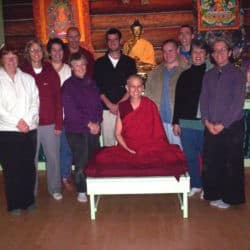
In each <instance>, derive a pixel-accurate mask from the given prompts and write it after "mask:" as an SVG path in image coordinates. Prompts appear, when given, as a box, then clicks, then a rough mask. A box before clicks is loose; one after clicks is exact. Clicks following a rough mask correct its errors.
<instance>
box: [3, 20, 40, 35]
mask: <svg viewBox="0 0 250 250" xmlns="http://www.w3.org/2000/svg"><path fill="white" fill-rule="evenodd" d="M4 30H5V35H7V36H13V35H19V34H20V35H22V36H23V35H26V36H27V35H33V34H34V33H35V26H34V21H33V20H28V21H16V22H5V23H4Z"/></svg>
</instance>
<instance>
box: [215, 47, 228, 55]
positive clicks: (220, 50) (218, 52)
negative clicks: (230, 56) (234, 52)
mask: <svg viewBox="0 0 250 250" xmlns="http://www.w3.org/2000/svg"><path fill="white" fill-rule="evenodd" d="M226 52H228V49H227V48H221V49H214V50H213V54H224V53H226Z"/></svg>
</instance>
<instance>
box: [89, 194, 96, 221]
mask: <svg viewBox="0 0 250 250" xmlns="http://www.w3.org/2000/svg"><path fill="white" fill-rule="evenodd" d="M95 212H96V208H95V196H94V195H93V194H90V218H91V220H95Z"/></svg>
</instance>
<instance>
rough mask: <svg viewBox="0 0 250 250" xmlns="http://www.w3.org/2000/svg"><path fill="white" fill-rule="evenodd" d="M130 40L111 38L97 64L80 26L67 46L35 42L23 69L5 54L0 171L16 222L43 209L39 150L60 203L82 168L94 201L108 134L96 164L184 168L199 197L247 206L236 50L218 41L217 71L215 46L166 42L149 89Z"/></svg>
mask: <svg viewBox="0 0 250 250" xmlns="http://www.w3.org/2000/svg"><path fill="white" fill-rule="evenodd" d="M136 25H139V26H140V28H142V26H141V25H140V23H139V22H138V21H136V22H135V23H134V25H133V29H135V27H136ZM135 30H136V29H135ZM121 37H122V34H121V32H120V31H119V30H118V29H116V28H111V29H109V30H108V31H107V32H106V35H105V39H106V44H107V52H106V53H105V55H104V56H102V57H100V58H98V59H97V60H96V61H95V60H94V57H93V55H92V54H91V53H90V52H89V51H88V50H86V49H84V48H82V47H81V46H80V33H79V30H78V29H77V28H76V27H70V28H69V29H68V30H67V41H68V43H67V44H64V43H63V41H62V40H61V39H59V38H52V39H50V40H49V41H48V43H47V46H46V49H47V51H45V48H44V46H43V44H42V43H41V42H40V41H39V40H36V39H35V40H31V41H29V42H28V43H27V45H26V48H25V51H24V56H25V59H26V62H25V64H23V65H21V66H20V67H19V66H18V55H17V51H16V50H14V49H13V48H10V47H8V46H7V45H5V46H4V47H3V48H2V49H1V54H0V58H1V62H2V68H1V69H0V89H1V91H0V95H1V97H0V164H1V166H2V168H3V175H4V185H5V194H6V200H7V208H8V211H10V212H11V213H12V214H14V215H19V214H20V213H21V209H26V210H29V211H32V210H35V209H36V205H35V197H36V194H37V190H38V178H37V165H38V160H39V148H40V145H42V148H43V152H44V155H45V157H46V170H47V171H46V173H47V185H48V192H49V193H50V194H51V196H52V197H53V198H54V199H55V200H61V199H62V198H63V195H62V183H63V185H64V186H65V188H67V189H72V182H71V181H70V178H71V165H72V164H74V165H75V174H74V175H75V184H76V190H77V200H78V201H79V202H86V201H87V196H86V177H85V173H84V169H85V167H86V165H87V162H88V160H89V158H90V156H91V155H93V153H94V152H95V151H96V149H97V148H99V136H100V134H101V135H102V138H103V144H104V146H105V147H106V148H104V149H102V150H101V151H98V152H97V153H96V156H95V157H96V159H97V161H99V162H101V163H105V164H124V163H126V164H133V166H134V167H137V166H138V167H139V165H140V164H145V162H146V163H147V164H151V165H152V164H162V165H164V166H165V167H166V164H167V162H169V161H171V162H174V161H176V162H178V163H179V164H181V165H185V166H186V164H187V168H188V172H189V174H190V177H191V187H192V188H191V191H190V196H192V195H194V194H196V193H198V192H199V193H200V192H201V191H202V190H203V191H204V196H203V198H204V199H205V200H208V201H210V204H211V205H212V206H216V207H219V208H228V207H230V205H232V204H241V203H244V202H245V192H244V168H243V136H244V122H243V110H242V108H243V103H244V94H245V92H244V88H245V78H244V74H243V72H242V71H240V69H238V68H236V67H235V66H234V65H232V64H231V63H230V55H231V50H230V45H229V44H228V43H227V41H225V40H222V39H219V40H217V41H215V42H214V44H213V47H212V48H211V49H212V53H211V56H212V58H213V59H214V61H215V66H214V67H213V68H212V69H208V66H207V65H210V64H208V63H207V62H206V60H207V53H208V50H207V49H208V48H207V45H206V44H205V42H203V41H199V40H196V39H194V34H193V29H192V27H191V26H188V25H184V26H182V27H181V28H180V31H179V35H178V42H177V41H175V40H173V39H169V40H166V41H165V42H164V43H163V45H162V55H163V62H162V63H161V64H160V65H157V66H155V65H154V64H155V59H154V60H153V61H151V62H146V63H149V64H150V65H153V66H154V68H153V70H152V71H150V72H149V73H148V77H147V81H146V82H144V80H143V79H142V78H141V77H140V76H138V75H137V74H136V73H137V67H136V66H137V63H138V59H137V58H135V60H134V59H133V58H132V57H130V56H129V55H125V54H124V53H123V52H122V43H121V41H122V40H121ZM137 41H139V39H137V40H136V41H133V42H134V43H133V44H132V43H128V45H127V47H126V46H124V52H125V51H126V50H127V54H129V53H128V52H131V51H132V49H133V46H134V45H136V42H137ZM143 44H145V42H144V41H143ZM138 46H139V45H138ZM135 48H136V47H134V49H135ZM141 53H142V51H141ZM46 54H48V55H49V58H46ZM143 94H144V95H145V96H143V97H142V95H143ZM117 143H118V145H116V144H117ZM176 144H177V145H178V146H176ZM182 149H183V151H182ZM185 159H186V160H185ZM165 163H166V164H165ZM176 169H178V166H176ZM176 171H177V170H176Z"/></svg>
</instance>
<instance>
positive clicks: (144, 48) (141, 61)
mask: <svg viewBox="0 0 250 250" xmlns="http://www.w3.org/2000/svg"><path fill="white" fill-rule="evenodd" d="M130 29H131V33H132V38H131V39H129V40H128V41H127V42H126V43H125V44H124V46H123V53H124V54H125V55H128V56H130V57H132V58H134V59H135V61H136V66H137V71H138V73H140V74H142V75H143V74H147V73H148V72H149V71H151V70H152V69H153V68H154V66H155V64H156V63H155V55H154V47H153V45H152V44H151V43H150V42H149V41H147V40H145V39H143V38H141V35H142V33H143V26H142V25H141V23H140V22H139V20H135V21H134V23H133V24H132V25H131V26H130Z"/></svg>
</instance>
